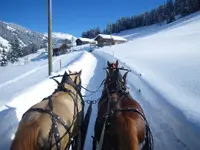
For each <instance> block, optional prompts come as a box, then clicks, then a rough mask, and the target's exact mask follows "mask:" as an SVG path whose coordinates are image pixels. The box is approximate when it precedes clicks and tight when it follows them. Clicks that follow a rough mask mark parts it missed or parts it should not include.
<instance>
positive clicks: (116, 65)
mask: <svg viewBox="0 0 200 150" xmlns="http://www.w3.org/2000/svg"><path fill="white" fill-rule="evenodd" d="M118 65H119V62H118V60H117V61H116V63H115V67H116V68H118Z"/></svg>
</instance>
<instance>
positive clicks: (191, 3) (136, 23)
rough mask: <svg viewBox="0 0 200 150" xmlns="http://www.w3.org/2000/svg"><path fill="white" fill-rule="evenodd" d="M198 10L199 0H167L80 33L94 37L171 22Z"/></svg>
mask: <svg viewBox="0 0 200 150" xmlns="http://www.w3.org/2000/svg"><path fill="white" fill-rule="evenodd" d="M199 10H200V0H174V1H173V0H167V2H166V3H165V4H163V5H160V6H159V7H157V8H155V9H152V10H151V11H149V12H145V13H143V14H140V15H134V16H131V17H121V18H120V19H119V20H117V21H116V22H115V23H108V24H107V27H106V28H105V29H103V30H102V31H101V29H100V28H99V27H96V28H93V29H90V30H88V31H85V32H83V33H82V37H84V38H95V37H96V36H97V35H98V34H100V33H103V34H113V33H119V32H121V31H124V30H129V29H134V28H138V27H143V26H149V25H152V24H156V23H163V22H165V23H167V24H168V23H171V22H173V21H175V20H176V19H175V18H176V17H178V18H180V17H184V16H187V15H189V14H192V13H194V12H197V11H199Z"/></svg>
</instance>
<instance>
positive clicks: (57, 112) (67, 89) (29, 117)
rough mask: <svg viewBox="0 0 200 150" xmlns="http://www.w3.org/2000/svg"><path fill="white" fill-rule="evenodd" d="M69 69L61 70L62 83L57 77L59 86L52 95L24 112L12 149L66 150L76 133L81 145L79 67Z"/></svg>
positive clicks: (81, 103) (81, 116) (81, 102)
mask: <svg viewBox="0 0 200 150" xmlns="http://www.w3.org/2000/svg"><path fill="white" fill-rule="evenodd" d="M69 73H70V74H67V73H66V72H65V73H64V75H63V78H62V81H61V83H59V82H58V81H57V80H56V81H57V83H58V88H57V89H56V90H55V91H54V93H53V94H52V95H51V96H49V97H48V98H45V99H44V100H43V101H41V102H40V103H38V104H36V105H34V106H32V107H31V108H30V109H29V110H28V111H27V112H26V113H25V114H24V116H23V118H22V120H21V122H20V123H19V126H18V129H17V132H16V134H15V138H14V140H13V142H12V145H11V150H65V149H67V148H69V146H70V144H72V142H71V139H72V138H74V137H76V136H77V137H78V140H77V143H79V145H80V141H81V139H80V137H81V135H80V125H81V123H82V118H83V113H82V107H83V101H82V96H81V93H80V90H81V77H80V76H81V71H80V72H78V73H77V72H74V73H72V72H71V71H69ZM54 80H55V79H54ZM77 149H80V146H78V147H77Z"/></svg>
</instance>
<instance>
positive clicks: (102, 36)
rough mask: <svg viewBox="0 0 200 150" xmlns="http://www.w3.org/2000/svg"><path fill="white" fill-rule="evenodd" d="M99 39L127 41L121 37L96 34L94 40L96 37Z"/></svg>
mask: <svg viewBox="0 0 200 150" xmlns="http://www.w3.org/2000/svg"><path fill="white" fill-rule="evenodd" d="M99 36H100V37H101V38H103V39H113V40H116V41H127V40H126V39H125V38H123V37H121V36H116V35H107V34H98V35H97V36H96V37H95V39H96V38H97V37H99Z"/></svg>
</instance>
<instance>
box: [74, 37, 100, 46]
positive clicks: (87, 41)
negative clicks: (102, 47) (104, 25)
mask: <svg viewBox="0 0 200 150" xmlns="http://www.w3.org/2000/svg"><path fill="white" fill-rule="evenodd" d="M96 43H97V42H96V41H95V40H94V39H88V38H78V39H77V40H76V45H84V44H94V45H95V44H96Z"/></svg>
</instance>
